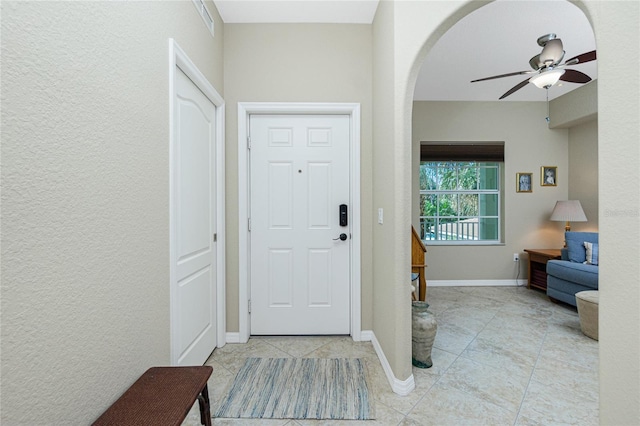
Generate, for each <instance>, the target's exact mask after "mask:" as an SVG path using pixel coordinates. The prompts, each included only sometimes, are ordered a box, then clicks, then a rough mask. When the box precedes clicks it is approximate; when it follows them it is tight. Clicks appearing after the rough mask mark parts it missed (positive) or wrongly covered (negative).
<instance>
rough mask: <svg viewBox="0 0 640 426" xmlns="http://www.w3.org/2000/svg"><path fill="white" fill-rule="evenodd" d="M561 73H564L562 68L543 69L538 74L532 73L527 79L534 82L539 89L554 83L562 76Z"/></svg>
mask: <svg viewBox="0 0 640 426" xmlns="http://www.w3.org/2000/svg"><path fill="white" fill-rule="evenodd" d="M562 74H564V70H563V69H559V70H558V69H555V70H549V71H544V72H541V73H540V74H536V75H534V76H533V77H531V78H530V79H529V81H530V82H531V83H533V84H535V85H536V86H537V87H539V88H540V89H544V88H547V87H551V86H553V85H554V84H556V83H557V82H558V80H560V77H562Z"/></svg>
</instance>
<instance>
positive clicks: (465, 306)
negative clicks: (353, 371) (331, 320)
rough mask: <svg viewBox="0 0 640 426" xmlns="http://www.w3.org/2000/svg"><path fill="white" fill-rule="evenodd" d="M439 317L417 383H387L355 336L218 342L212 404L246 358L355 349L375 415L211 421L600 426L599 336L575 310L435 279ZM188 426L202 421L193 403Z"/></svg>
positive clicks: (432, 298)
mask: <svg viewBox="0 0 640 426" xmlns="http://www.w3.org/2000/svg"><path fill="white" fill-rule="evenodd" d="M428 302H429V303H430V305H431V306H430V310H431V311H432V312H433V313H434V314H436V316H437V319H438V333H437V336H436V341H435V344H434V349H433V353H432V355H433V367H432V368H430V369H424V370H422V369H417V368H414V369H413V375H414V380H415V383H416V389H415V390H414V391H413V392H412V393H411V394H410V395H408V396H404V397H401V396H398V395H396V394H395V393H393V392H392V391H391V388H390V386H389V383H388V381H387V379H386V377H385V375H384V372H383V370H382V367H381V366H380V362H379V361H378V357H377V355H376V353H375V351H374V349H373V347H372V345H371V343H369V342H353V340H352V339H351V338H350V337H253V338H251V339H250V340H249V342H248V343H247V344H242V345H239V344H227V345H226V346H225V347H223V348H221V349H216V351H215V352H214V353H213V355H212V356H211V358H210V359H209V360H208V361H207V364H209V365H212V366H213V367H214V373H213V375H212V377H211V379H210V380H209V392H210V397H211V403H212V410H214V411H215V409H216V408H217V406H218V404H219V402H220V400H221V398H222V397H223V396H224V395H223V394H224V392H225V390H226V388H227V385H228V384H229V383H230V381H231V380H233V378H234V377H235V374H236V372H237V371H238V369H239V368H240V366H241V365H242V364H243V363H244V360H245V359H246V358H247V357H283V358H287V357H315V358H323V357H327V358H331V357H336V358H338V357H359V358H364V359H365V360H366V362H367V367H368V369H369V374H370V378H371V382H372V383H371V385H372V387H373V391H374V395H375V400H376V402H375V404H376V405H375V410H376V416H377V419H376V420H375V421H372V420H370V421H364V422H361V421H342V422H340V421H310V420H309V421H302V420H248V419H213V424H214V425H288V426H306V425H329V424H331V425H349V426H352V425H356V424H359V423H366V424H369V425H456V426H457V425H465V424H469V425H545V426H548V425H581V426H583V425H597V424H598V342H596V341H594V340H592V339H590V338H588V337H586V336H585V335H583V334H582V333H581V331H580V323H579V320H578V315H577V313H576V311H575V309H573V308H571V307H569V306H566V305H555V304H553V303H551V302H549V300H548V298H547V297H546V296H545V295H544V293H541V292H538V291H534V290H528V289H526V288H524V287H432V288H429V290H428ZM184 424H185V425H197V424H199V416H198V412H197V404H196V406H194V409H192V411H191V413H190V414H189V416H188V417H187V420H185V423H184Z"/></svg>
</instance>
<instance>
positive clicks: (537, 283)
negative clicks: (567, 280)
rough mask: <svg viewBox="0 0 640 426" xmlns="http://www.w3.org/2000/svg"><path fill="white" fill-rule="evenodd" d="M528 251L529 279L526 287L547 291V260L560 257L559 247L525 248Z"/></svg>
mask: <svg viewBox="0 0 640 426" xmlns="http://www.w3.org/2000/svg"><path fill="white" fill-rule="evenodd" d="M524 251H525V252H527V253H529V281H528V283H527V288H532V287H533V288H537V289H540V290H544V291H545V292H546V291H547V262H548V261H550V260H553V259H560V257H561V252H560V249H525V250H524Z"/></svg>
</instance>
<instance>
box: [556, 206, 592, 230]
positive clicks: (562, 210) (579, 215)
mask: <svg viewBox="0 0 640 426" xmlns="http://www.w3.org/2000/svg"><path fill="white" fill-rule="evenodd" d="M550 219H551V220H553V221H556V222H565V226H564V230H565V231H567V232H568V231H571V222H586V221H587V216H585V214H584V210H582V205H580V201H578V200H567V201H557V202H556V206H555V207H554V208H553V212H552V213H551V218H550Z"/></svg>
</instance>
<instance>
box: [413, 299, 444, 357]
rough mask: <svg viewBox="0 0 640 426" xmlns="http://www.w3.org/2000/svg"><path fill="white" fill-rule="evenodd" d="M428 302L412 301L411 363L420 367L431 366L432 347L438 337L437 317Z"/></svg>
mask: <svg viewBox="0 0 640 426" xmlns="http://www.w3.org/2000/svg"><path fill="white" fill-rule="evenodd" d="M428 307H429V304H428V303H427V302H419V301H413V302H411V327H412V329H411V346H412V347H411V363H412V364H413V365H415V366H416V367H418V368H430V367H431V366H432V365H433V362H432V361H431V348H432V347H433V341H434V340H435V339H436V332H437V330H438V324H437V322H436V317H435V315H433V314H432V313H431V312H429V311H428V310H427V308H428Z"/></svg>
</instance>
